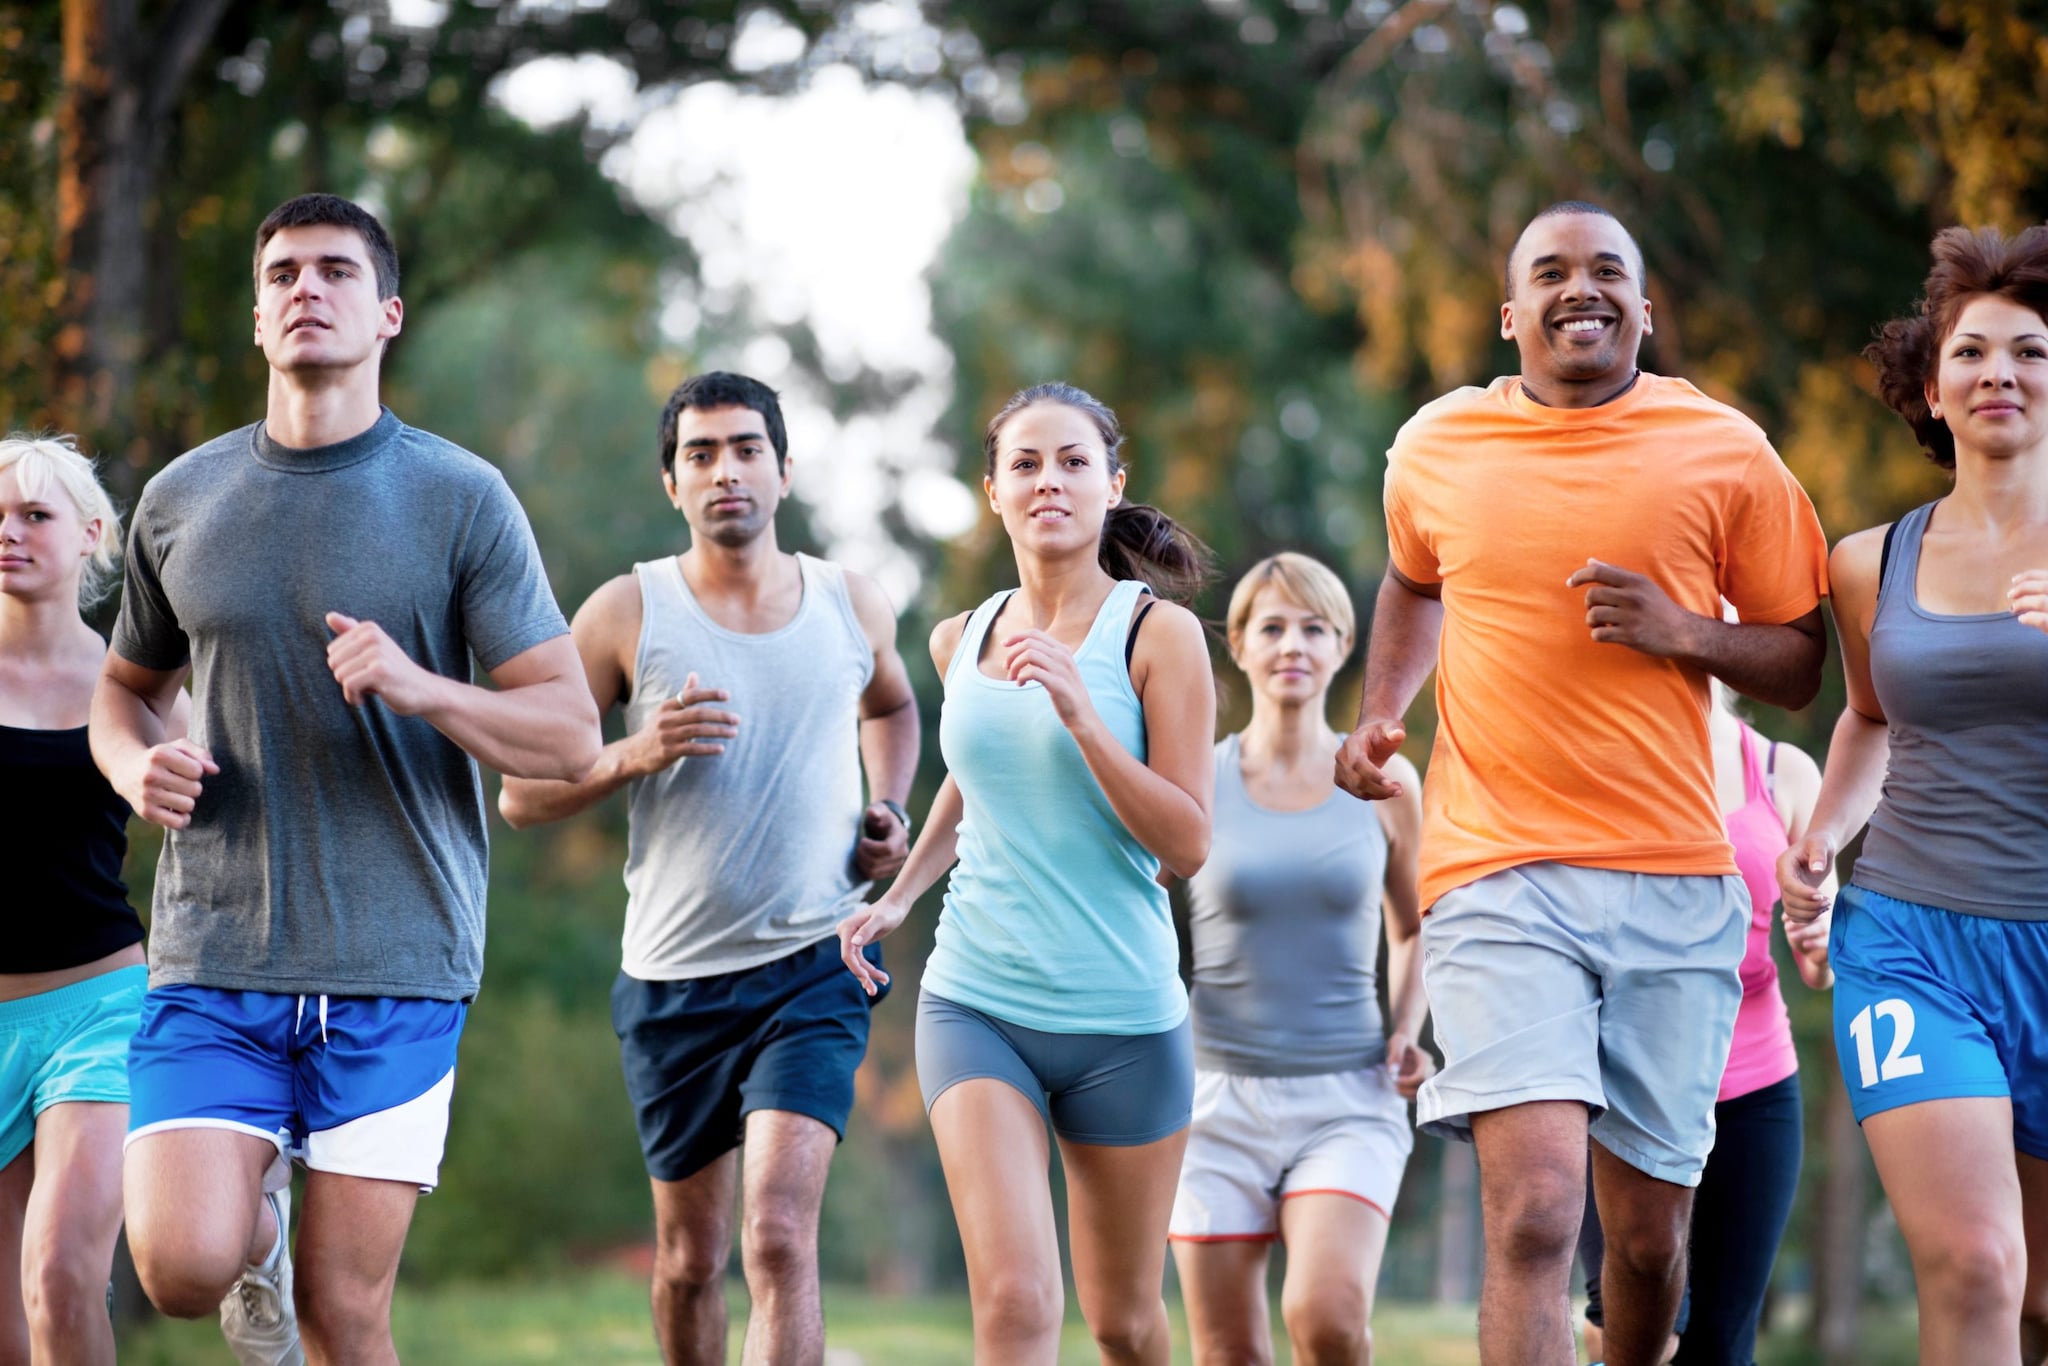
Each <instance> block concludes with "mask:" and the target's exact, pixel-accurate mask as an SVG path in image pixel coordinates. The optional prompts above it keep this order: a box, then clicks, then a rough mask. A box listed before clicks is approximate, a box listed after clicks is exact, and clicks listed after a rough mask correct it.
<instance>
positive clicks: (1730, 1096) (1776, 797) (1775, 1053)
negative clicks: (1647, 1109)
mask: <svg viewBox="0 0 2048 1366" xmlns="http://www.w3.org/2000/svg"><path fill="white" fill-rule="evenodd" d="M1724 696H1725V695H1724V693H1723V692H1722V689H1721V685H1720V684H1718V683H1717V684H1715V685H1714V699H1715V704H1716V705H1715V707H1714V710H1713V714H1712V716H1711V718H1710V720H1709V730H1710V732H1711V734H1712V737H1713V746H1714V781H1715V785H1716V787H1717V789H1718V792H1719V796H1720V799H1721V812H1722V816H1723V818H1724V819H1725V820H1726V821H1727V824H1728V839H1729V841H1730V842H1731V843H1732V844H1734V846H1735V866H1736V867H1737V868H1738V869H1740V870H1741V873H1742V880H1743V883H1744V884H1745V885H1746V886H1747V887H1748V888H1749V897H1750V907H1751V911H1750V925H1749V944H1748V947H1747V949H1746V951H1745V952H1744V954H1743V958H1742V1008H1741V1010H1740V1011H1739V1012H1738V1013H1737V1015H1736V1017H1735V1041H1734V1044H1733V1045H1732V1047H1731V1048H1730V1049H1729V1053H1728V1067H1727V1070H1726V1071H1725V1072H1724V1073H1723V1074H1722V1077H1721V1091H1720V1095H1719V1097H1718V1098H1717V1100H1716V1103H1715V1105H1714V1125H1715V1135H1714V1151H1713V1154H1712V1155H1711V1156H1710V1157H1709V1158H1708V1159H1707V1169H1706V1171H1705V1173H1704V1174H1703V1175H1702V1176H1701V1177H1700V1185H1699V1190H1698V1191H1697V1192H1695V1195H1694V1199H1693V1220H1692V1257H1691V1270H1690V1277H1689V1280H1688V1283H1687V1287H1686V1304H1685V1306H1684V1307H1683V1308H1681V1309H1680V1311H1679V1315H1678V1327H1677V1330H1676V1331H1677V1333H1678V1343H1677V1351H1676V1354H1675V1355H1672V1356H1669V1357H1667V1360H1669V1361H1671V1362H1673V1363H1675V1364H1676V1366H1751V1363H1752V1362H1753V1360H1754V1353H1755V1351H1756V1334H1757V1320H1758V1317H1759V1315H1760V1314H1761V1312H1762V1309H1763V1301H1764V1292H1765V1291H1766V1290H1767V1289H1768V1288H1769V1286H1770V1283H1771V1264H1772V1263H1773V1262H1774V1261H1776V1260H1777V1256H1778V1240H1779V1239H1780V1238H1782V1237H1783V1236H1784V1233H1785V1221H1786V1220H1787V1219H1788V1218H1789V1217H1790V1216H1791V1213H1792V1196H1793V1192H1794V1191H1795V1190H1796V1189H1797V1187H1798V1184H1799V1163H1800V1158H1801V1156H1802V1154H1803V1143H1802V1132H1801V1131H1802V1116H1801V1109H1800V1100H1799V1058H1798V1055H1797V1054H1796V1053H1794V1052H1793V1049H1792V1021H1791V1017H1790V1016H1789V1015H1788V1014H1787V1013H1786V1010H1785V997H1784V993H1783V992H1781V991H1780V990H1779V988H1778V965H1777V964H1776V962H1774V961H1773V960H1772V958H1771V921H1772V920H1773V919H1774V918H1775V912H1776V909H1777V904H1778V879H1777V871H1776V865H1777V858H1778V855H1779V854H1780V853H1781V852H1783V851H1784V849H1785V848H1786V847H1787V846H1788V845H1790V844H1791V843H1792V842H1793V841H1794V840H1796V839H1798V838H1799V837H1800V836H1801V835H1803V834H1804V833H1805V831H1806V824H1807V821H1808V820H1809V819H1810V818H1811V817H1812V815H1813V804H1814V799H1815V798H1816V797H1818V796H1819V795H1820V766H1819V765H1818V764H1816V763H1814V761H1813V760H1812V759H1811V758H1810V757H1808V756H1807V755H1806V754H1805V753H1804V752H1803V751H1801V750H1798V749H1795V748H1793V747H1792V746H1790V745H1781V744H1777V743H1775V742H1773V741H1771V740H1768V739H1766V738H1764V737H1763V736H1761V735H1759V734H1757V733H1756V731H1754V730H1752V729H1750V727H1749V726H1748V724H1747V723H1745V722H1744V721H1742V720H1741V719H1740V718H1739V717H1737V716H1736V715H1735V714H1734V713H1733V712H1731V711H1729V710H1728V709H1727V707H1726V706H1725V705H1722V702H1723V700H1724ZM1830 880H1832V879H1830ZM1829 928H1830V927H1829V925H1828V924H1827V918H1826V917H1825V916H1823V917H1822V918H1821V919H1819V920H1816V921H1814V922H1812V923H1811V924H1806V925H1799V924H1795V923H1793V922H1792V921H1790V920H1787V921H1786V922H1785V937H1786V940H1787V942H1789V943H1790V944H1791V946H1792V960H1793V962H1794V963H1795V964H1796V965H1797V967H1798V969H1799V976H1800V980H1802V981H1804V982H1805V983H1806V985H1807V986H1809V987H1811V988H1812V989H1813V990H1815V991H1825V990H1827V989H1828V988H1829V987H1830V986H1832V985H1833V983H1834V970H1833V969H1832V968H1831V967H1829V965H1828V930H1829ZM1600 1244H1601V1239H1600V1224H1599V1220H1598V1218H1597V1217H1596V1216H1595V1215H1594V1213H1593V1209H1592V1206H1591V1204H1590V1202H1589V1203H1588V1205H1587V1211H1586V1220H1585V1223H1584V1224H1583V1225H1582V1226H1581V1230H1580V1235H1579V1253H1580V1257H1581V1259H1582V1260H1583V1261H1584V1262H1585V1263H1586V1268H1587V1282H1588V1285H1587V1294H1588V1297H1589V1303H1588V1304H1587V1306H1586V1322H1587V1329H1586V1347H1587V1355H1588V1356H1589V1357H1590V1358H1591V1359H1592V1360H1594V1361H1598V1360H1599V1359H1600V1321H1601V1312H1600Z"/></svg>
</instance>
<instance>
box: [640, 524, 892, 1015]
mask: <svg viewBox="0 0 2048 1366" xmlns="http://www.w3.org/2000/svg"><path fill="white" fill-rule="evenodd" d="M797 564H798V565H799V566H800V568H801V569H802V572H803V581H804V588H803V602H802V604H801V605H800V606H798V608H797V610H796V616H794V617H793V618H791V619H790V622H789V624H788V625H787V626H784V627H781V628H780V629H778V630H774V631H769V632H767V633H766V634H763V635H746V634H743V633H741V632H738V631H728V630H726V629H725V628H724V627H723V626H720V625H719V624H718V623H717V622H714V621H713V620H711V618H710V617H709V616H708V615H706V613H705V611H704V609H703V607H702V606H700V605H699V604H698V602H697V599H696V597H695V596H694V595H693V594H692V593H691V592H690V587H689V585H688V584H687V583H685V582H684V581H683V574H682V570H681V568H680V567H679V566H678V565H677V563H676V560H675V557H674V556H670V557H669V558H667V559H663V560H656V561H653V562H651V563H647V564H636V565H634V566H633V573H634V574H635V575H636V576H637V577H638V578H639V580H640V649H639V654H638V656H637V657H636V659H635V661H634V666H633V695H632V698H631V699H630V700H629V701H628V702H627V703H626V725H627V726H628V727H629V728H631V729H634V730H637V729H639V728H640V727H641V726H643V725H645V724H646V722H647V718H648V715H649V714H650V713H651V712H652V711H653V710H654V709H655V708H656V707H657V706H659V705H660V704H661V703H662V702H663V701H665V700H666V699H668V698H671V697H674V696H675V695H676V693H677V692H678V691H680V690H681V688H682V686H683V680H684V679H686V678H687V677H688V676H689V675H690V674H691V673H693V672H694V673H695V674H696V675H697V682H698V685H699V686H700V687H706V688H723V689H725V690H726V691H727V692H728V693H730V694H731V695H732V700H731V701H729V702H726V703H724V704H722V705H723V707H724V708H725V709H727V710H730V711H732V712H733V713H735V714H736V715H737V716H738V717H739V718H740V727H739V732H740V733H739V735H738V736H737V737H735V738H733V739H730V740H727V741H725V753H723V754H718V755H706V756H699V757H696V758H684V759H679V760H677V761H676V762H675V763H673V764H671V765H669V766H668V767H667V768H665V769H663V770H662V771H661V772H659V773H656V774H654V775H652V776H651V777H646V778H636V779H634V780H633V781H632V782H631V783H628V784H627V787H626V792H627V813H628V826H627V835H626V934H625V954H624V967H625V970H626V973H627V975H629V976H632V977H638V978H641V979H643V980H647V981H675V980H680V979H682V978H687V977H708V976H710V975H712V974H714V973H722V972H737V971H739V970H740V969H742V968H750V967H755V966H758V965H759V964H762V963H768V962H773V961H774V960H775V959H777V958H783V957H787V956H788V955H789V954H792V953H795V952H796V951H797V950H798V949H802V948H806V947H808V946H809V945H811V944H814V943H816V942H817V941H818V940H820V939H823V938H825V937H826V936H827V935H829V934H831V933H832V932H833V930H834V928H835V927H836V926H837V925H838V923H839V921H840V919H841V918H842V917H844V916H845V915H846V914H847V913H848V912H850V911H851V910H852V909H853V908H854V907H855V906H856V905H858V904H859V903H860V901H861V899H862V897H863V896H864V895H865V894H866V892H867V888H868V884H866V883H864V882H856V881H855V880H854V872H853V847H854V844H855V841H856V840H857V839H858V838H859V827H860V817H861V811H862V809H863V805H864V804H863V802H862V800H861V792H862V787H861V768H860V695H861V693H862V691H863V690H865V689H866V687H867V684H868V678H869V676H870V675H871V674H872V673H873V672H874V651H873V649H872V648H871V647H870V646H869V645H868V641H867V636H866V634H865V633H864V632H863V631H862V630H861V628H860V622H859V620H858V619H857V618H856V617H855V616H854V613H853V603H852V601H851V600H850V599H849V598H848V597H847V594H846V576H845V573H844V572H843V571H842V570H841V569H840V568H839V567H838V566H837V565H834V564H828V563H826V562H825V561H823V560H815V559H812V558H811V557H810V556H808V555H799V556H797Z"/></svg>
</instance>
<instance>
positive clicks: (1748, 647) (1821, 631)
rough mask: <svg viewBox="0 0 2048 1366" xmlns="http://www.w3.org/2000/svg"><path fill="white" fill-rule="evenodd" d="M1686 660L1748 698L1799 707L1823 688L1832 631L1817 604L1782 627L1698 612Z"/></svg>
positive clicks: (1683, 655)
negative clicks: (1829, 636) (1719, 617)
mask: <svg viewBox="0 0 2048 1366" xmlns="http://www.w3.org/2000/svg"><path fill="white" fill-rule="evenodd" d="M1694 623H1695V625H1694V628H1693V632H1692V640H1691V641H1690V643H1689V648H1688V649H1686V650H1684V651H1683V652H1681V653H1680V654H1679V655H1678V656H1677V657H1678V659H1679V660H1680V661H1681V662H1682V663H1686V664H1690V665H1692V666H1693V667H1694V668H1696V669H1700V670H1702V671H1704V672H1706V673H1709V674H1712V675H1713V676H1714V677H1716V678H1718V679H1720V680H1721V681H1722V682H1723V683H1726V684H1727V685H1728V686H1729V687H1731V688H1733V689H1735V691H1737V692H1739V693H1741V694H1742V695H1743V696H1744V697H1753V698H1755V699H1756V700H1757V701H1759V702H1766V703H1769V704H1770V705H1771V706H1774V707H1784V708H1786V709H1788V710H1793V711H1796V710H1798V709H1799V708H1801V707H1803V706H1805V705H1806V704H1807V703H1809V702H1811V701H1813V699H1814V697H1815V695H1816V694H1818V693H1819V692H1820V670H1821V665H1822V664H1823V663H1825V662H1826V660H1827V657H1828V631H1827V626H1826V624H1825V623H1824V622H1823V621H1822V620H1821V615H1820V608H1818V607H1816V608H1814V609H1813V610H1812V611H1810V612H1808V613H1807V614H1806V615H1805V616H1803V617H1800V618H1798V619H1797V620H1796V621H1789V622H1786V623H1785V624H1784V625H1782V626H1774V625H1769V624H1767V623H1763V622H1734V621H1718V620H1715V619H1714V618H1712V617H1703V616H1697V615H1695V616H1694Z"/></svg>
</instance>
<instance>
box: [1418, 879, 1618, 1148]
mask: <svg viewBox="0 0 2048 1366" xmlns="http://www.w3.org/2000/svg"><path fill="white" fill-rule="evenodd" d="M1585 872H1586V870H1584V869H1574V868H1565V867H1564V866H1563V865H1561V864H1554V863H1539V864H1529V865H1525V866H1523V867H1518V868H1509V869H1506V870H1505V871H1502V872H1498V873H1494V874H1492V875H1491V876H1488V877H1484V878H1481V879H1479V880H1478V881H1476V882H1472V883H1469V884H1467V885H1466V886H1463V887H1458V888H1455V889H1453V890H1452V891H1449V892H1446V893H1445V894H1444V895H1443V896H1442V897H1441V898H1440V899H1439V900H1438V901H1437V903H1436V905H1435V906H1433V907H1432V908H1431V909H1430V913H1429V914H1428V915H1426V916H1424V917H1423V920H1422V946H1423V984H1424V987H1425V989H1426V990H1427V991H1428V993H1429V1001H1430V1018H1431V1023H1432V1025H1433V1027H1434V1029H1435V1030H1436V1040H1437V1045H1438V1047H1439V1048H1441V1049H1442V1051H1443V1055H1444V1066H1443V1070H1442V1071H1440V1072H1438V1073H1437V1074H1436V1075H1435V1076H1434V1077H1432V1078H1430V1079H1429V1081H1428V1082H1426V1083H1424V1085H1423V1088H1422V1092H1421V1095H1420V1096H1419V1097H1418V1098H1417V1102H1416V1120H1417V1125H1416V1127H1417V1128H1419V1129H1421V1130H1422V1131H1423V1132H1425V1133H1430V1134H1434V1135H1436V1136H1437V1137H1439V1138H1463V1137H1465V1136H1467V1135H1468V1134H1470V1133H1471V1132H1472V1131H1473V1130H1474V1129H1475V1128H1476V1125H1475V1123H1474V1117H1475V1116H1476V1115H1479V1114H1482V1113H1485V1112H1487V1111H1492V1110H1501V1109H1505V1108H1508V1107H1510V1106H1518V1105H1522V1104H1526V1103H1530V1102H1543V1101H1577V1102H1579V1103H1580V1105H1581V1106H1592V1107H1594V1108H1596V1109H1597V1108H1599V1107H1602V1106H1604V1105H1605V1104H1606V1103H1607V1097H1606V1093H1605V1092H1603V1091H1602V1090H1601V1089H1600V1037H1599V1019H1600V983H1599V978H1598V976H1597V975H1596V973H1595V972H1594V970H1593V967H1592V965H1591V962H1590V960H1589V958H1588V955H1587V951H1586V949H1585V946H1584V939H1585V936H1586V932H1587V926H1588V925H1589V924H1590V923H1591V921H1590V919H1589V917H1591V916H1592V915H1593V914H1594V913H1595V912H1594V908H1590V907H1587V906H1585V905H1582V904H1579V902H1578V900H1577V897H1578V895H1579V893H1580V890H1581V889H1580V888H1579V885H1578V884H1579V882H1580V881H1581V875H1582V874H1584V873H1585Z"/></svg>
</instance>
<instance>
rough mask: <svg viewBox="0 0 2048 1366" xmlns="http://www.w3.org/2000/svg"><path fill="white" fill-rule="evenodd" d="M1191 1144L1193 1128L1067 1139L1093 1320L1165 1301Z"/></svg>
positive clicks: (1065, 1161)
mask: <svg viewBox="0 0 2048 1366" xmlns="http://www.w3.org/2000/svg"><path fill="white" fill-rule="evenodd" d="M1186 1148H1187V1131H1186V1130H1185V1129H1182V1130H1180V1131H1179V1132H1176V1133H1173V1134H1170V1135H1168V1136H1167V1137H1165V1138H1162V1139H1158V1140H1156V1141H1154V1142H1151V1143H1144V1144H1136V1145H1131V1144H1124V1145H1117V1146H1106V1145H1102V1144H1095V1143H1074V1142H1071V1141H1069V1140H1067V1139H1064V1138H1062V1139H1061V1140H1060V1161H1061V1163H1062V1165H1063V1166H1064V1168H1065V1170H1066V1177H1067V1236H1068V1238H1069V1239H1070V1240H1071V1242H1072V1245H1073V1257H1074V1294H1075V1296H1076V1298H1078V1299H1079V1300H1080V1302H1081V1312H1082V1313H1083V1314H1084V1315H1086V1316H1087V1317H1088V1318H1090V1319H1091V1320H1093V1319H1096V1318H1098V1317H1100V1316H1101V1315H1103V1314H1105V1313H1108V1312H1113V1311H1114V1310H1115V1309H1116V1308H1117V1307H1119V1306H1123V1305H1130V1304H1134V1303H1145V1302H1152V1301H1157V1300H1158V1298H1159V1296H1160V1293H1161V1285H1162V1280H1163V1277H1164V1276H1165V1273H1166V1225H1167V1219H1168V1216H1169V1215H1171V1213H1172V1211H1173V1191H1174V1186H1175V1184H1176V1181H1177V1179H1178V1177H1179V1174H1180V1159H1181V1154H1182V1152H1183V1151H1185V1149H1186Z"/></svg>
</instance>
